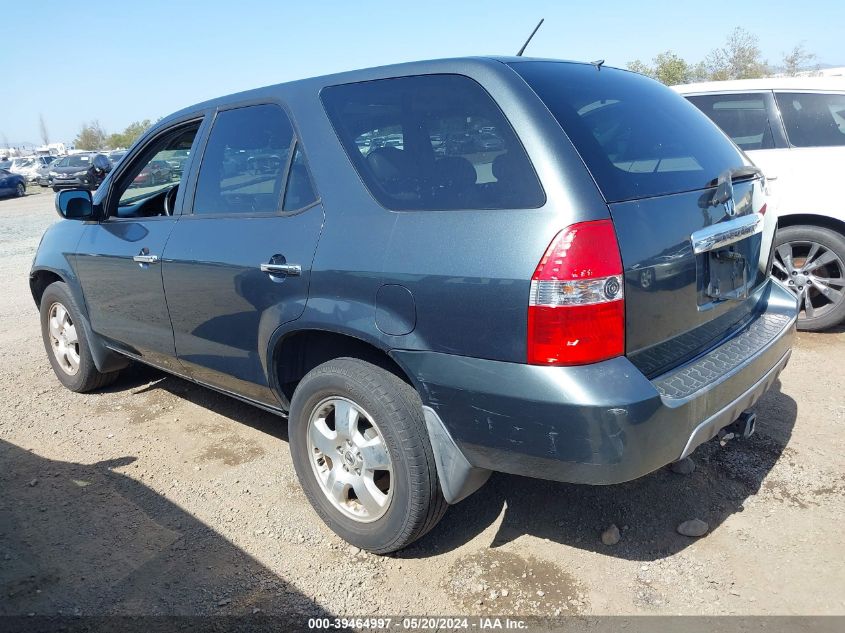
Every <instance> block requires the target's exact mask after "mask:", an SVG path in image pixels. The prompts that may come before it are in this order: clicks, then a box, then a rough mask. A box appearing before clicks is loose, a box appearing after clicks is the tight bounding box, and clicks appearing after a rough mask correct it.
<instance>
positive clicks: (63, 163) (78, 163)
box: [53, 155, 91, 167]
mask: <svg viewBox="0 0 845 633" xmlns="http://www.w3.org/2000/svg"><path fill="white" fill-rule="evenodd" d="M90 164H91V157H90V156H78V155H77V156H66V157H65V158H63V159H61V160H58V161H56V162H55V163H53V165H54V166H55V167H88V166H89V165H90Z"/></svg>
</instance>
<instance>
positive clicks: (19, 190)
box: [15, 182, 26, 198]
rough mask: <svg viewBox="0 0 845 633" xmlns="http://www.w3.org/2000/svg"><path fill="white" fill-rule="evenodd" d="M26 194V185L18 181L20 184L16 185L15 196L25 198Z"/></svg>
mask: <svg viewBox="0 0 845 633" xmlns="http://www.w3.org/2000/svg"><path fill="white" fill-rule="evenodd" d="M25 195H26V185H25V184H23V183H22V182H19V183H18V186H17V187H15V197H17V198H23V197H24V196H25Z"/></svg>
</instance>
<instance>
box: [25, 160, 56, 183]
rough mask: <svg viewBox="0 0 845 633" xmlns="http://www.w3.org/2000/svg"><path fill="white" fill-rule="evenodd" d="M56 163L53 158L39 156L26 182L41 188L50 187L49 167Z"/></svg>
mask: <svg viewBox="0 0 845 633" xmlns="http://www.w3.org/2000/svg"><path fill="white" fill-rule="evenodd" d="M55 161H56V157H55V156H39V157H38V162H37V163H36V164H35V165H34V167H33V169H32V171H31V173H30V174H29V177H28V178H27V180H29V182H33V183H35V184H37V185H40V186H42V187H48V186H49V185H50V170H51V165H52V164H53V163H54V162H55Z"/></svg>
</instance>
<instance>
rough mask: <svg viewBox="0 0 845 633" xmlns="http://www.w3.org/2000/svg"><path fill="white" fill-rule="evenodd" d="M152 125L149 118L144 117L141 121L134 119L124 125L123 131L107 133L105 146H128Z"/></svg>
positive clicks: (114, 147)
mask: <svg viewBox="0 0 845 633" xmlns="http://www.w3.org/2000/svg"><path fill="white" fill-rule="evenodd" d="M150 125H152V123H151V122H150V120H149V119H144V120H143V121H134V122H132V123H130V124H129V125H127V126H126V129H124V130H123V132H115V133H114V134H109V136H108V138H107V139H106V146H108V147H111V148H113V149H116V148H119V147H129V146H130V145H132V143H134V142H135V141H136V140H137V138H138V137H139V136H141V134H143V133H144V132H146V131H147V129H148V128H149V127H150Z"/></svg>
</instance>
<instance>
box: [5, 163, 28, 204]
mask: <svg viewBox="0 0 845 633" xmlns="http://www.w3.org/2000/svg"><path fill="white" fill-rule="evenodd" d="M25 195H26V179H25V178H24V177H23V176H21V175H20V174H13V173H12V172H10V171H9V170H8V169H2V168H0V197H5V196H17V197H18V198H20V197H22V196H25Z"/></svg>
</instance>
